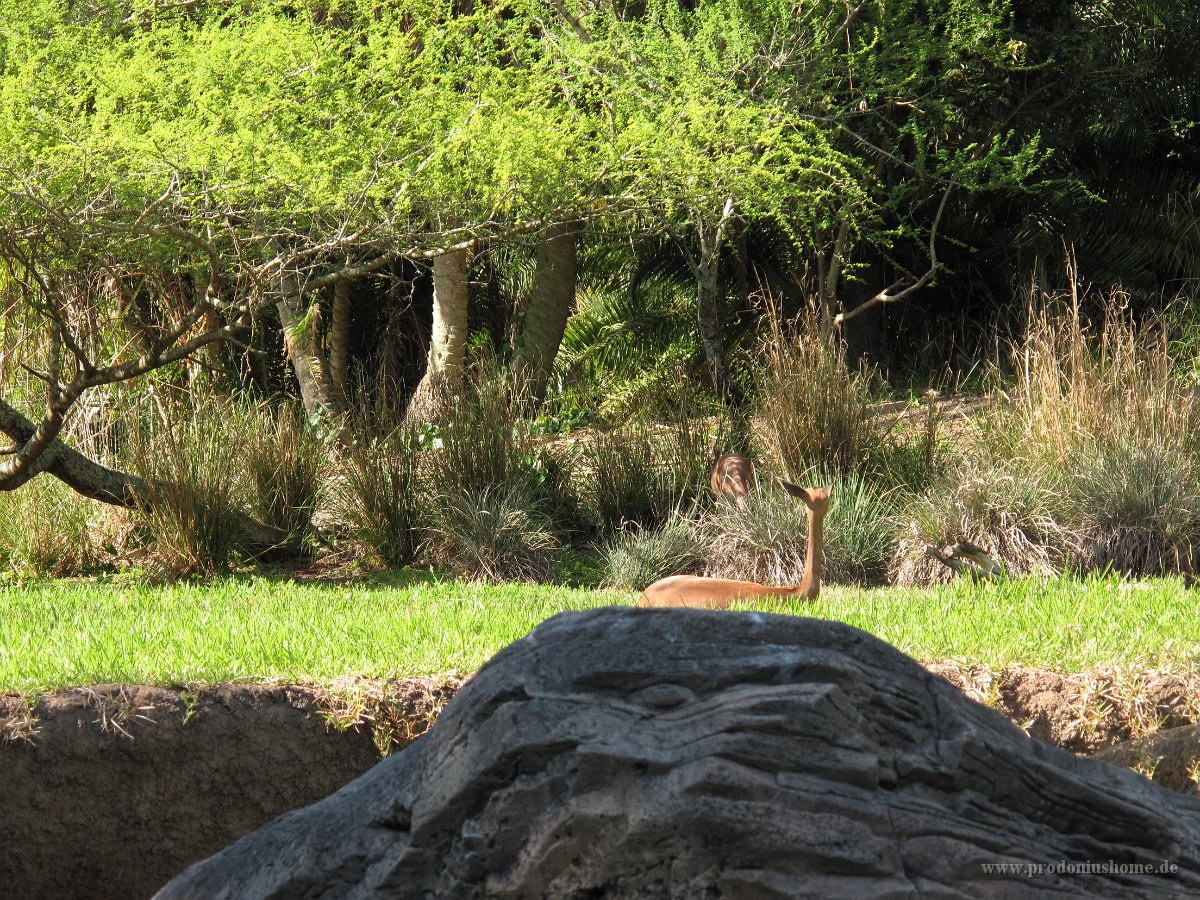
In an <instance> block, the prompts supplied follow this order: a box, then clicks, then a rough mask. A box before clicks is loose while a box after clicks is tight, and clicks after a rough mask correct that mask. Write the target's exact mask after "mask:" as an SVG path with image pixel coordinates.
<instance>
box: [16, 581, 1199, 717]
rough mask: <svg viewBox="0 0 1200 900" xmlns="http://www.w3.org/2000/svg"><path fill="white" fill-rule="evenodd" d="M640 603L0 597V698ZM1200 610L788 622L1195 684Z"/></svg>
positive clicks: (941, 652) (330, 663)
mask: <svg viewBox="0 0 1200 900" xmlns="http://www.w3.org/2000/svg"><path fill="white" fill-rule="evenodd" d="M635 598H636V594H634V593H631V592H623V591H593V590H579V589H569V588H563V587H556V586H549V585H529V584H506V585H500V586H495V585H491V586H489V585H484V584H475V583H465V582H458V581H437V580H432V579H428V578H415V577H400V578H397V577H392V578H390V579H384V580H370V581H356V582H348V583H339V584H330V583H319V584H318V583H311V584H308V583H306V584H298V583H294V582H290V581H286V580H275V579H267V578H254V579H234V578H229V579H222V580H217V581H213V582H209V583H204V584H200V583H189V584H184V585H173V586H167V587H150V586H144V585H136V584H122V583H116V582H105V581H46V582H40V583H34V584H32V585H27V586H21V587H17V586H8V587H3V588H0V691H4V692H19V693H30V692H36V691H45V690H51V689H56V688H61V687H66V686H72V685H80V684H100V683H107V682H118V681H120V682H136V683H145V684H162V685H187V684H191V685H196V684H208V683H215V682H220V681H228V680H252V681H264V680H282V681H304V682H318V683H319V682H328V681H331V680H332V679H334V678H337V677H338V676H340V675H345V674H349V673H363V674H367V675H371V676H374V677H403V676H410V675H422V674H438V673H449V672H460V673H468V672H472V671H474V670H475V669H477V668H478V667H479V666H480V665H482V663H483V662H484V661H485V660H486V659H488V657H490V656H491V655H492V654H494V653H495V652H496V651H497V650H499V649H500V648H501V647H503V646H505V645H506V644H508V643H511V642H512V641H514V640H516V639H518V638H520V637H522V636H524V635H525V634H527V633H528V632H529V631H530V630H531V629H532V628H534V627H535V626H536V625H538V624H539V623H540V622H542V621H544V620H545V619H547V618H549V617H550V616H552V615H554V614H555V613H558V612H561V611H562V610H565V609H587V608H590V607H595V606H602V605H606V604H612V603H632V602H633V601H634V599H635ZM1194 607H1195V598H1194V595H1193V594H1192V593H1191V592H1189V591H1188V590H1187V589H1186V588H1185V587H1184V586H1183V585H1182V583H1181V582H1179V581H1177V580H1161V581H1152V582H1124V581H1121V580H1119V579H1101V578H1093V579H1089V580H1087V581H1084V582H1080V581H1073V580H1068V579H1063V580H1057V581H1050V582H1043V581H1035V580H1018V581H1012V582H1007V583H1001V584H995V585H986V584H985V585H974V584H970V583H959V584H957V585H953V586H949V587H943V588H935V589H920V590H916V589H913V590H909V589H898V588H883V589H871V590H865V589H851V588H840V587H838V586H831V587H828V588H826V589H825V590H824V591H823V593H822V594H821V597H820V599H819V600H817V601H816V602H814V603H809V604H805V603H801V602H797V603H795V604H793V605H792V607H791V608H790V610H789V611H790V612H793V613H795V614H797V615H805V616H815V617H820V618H830V619H837V620H840V621H844V622H848V623H849V624H852V625H855V626H857V627H859V628H862V629H864V630H866V631H869V632H871V633H873V634H875V635H877V636H879V637H880V638H882V639H883V640H886V641H888V642H889V643H892V644H894V645H895V646H897V647H899V648H900V649H901V650H903V651H905V652H906V653H909V654H910V655H912V656H915V657H917V658H918V659H922V660H929V659H945V658H949V657H957V658H960V659H967V660H970V661H972V662H977V663H982V664H986V665H990V666H993V667H1002V666H1005V665H1034V666H1044V667H1047V668H1053V669H1057V670H1059V671H1085V670H1088V669H1092V668H1096V667H1113V668H1142V669H1176V670H1181V669H1191V668H1193V667H1195V666H1196V665H1197V664H1198V663H1200V628H1198V627H1197V626H1196V624H1195V622H1196V618H1195V612H1194Z"/></svg>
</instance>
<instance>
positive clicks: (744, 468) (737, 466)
mask: <svg viewBox="0 0 1200 900" xmlns="http://www.w3.org/2000/svg"><path fill="white" fill-rule="evenodd" d="M708 486H709V487H710V488H712V492H713V494H715V495H716V497H717V499H718V500H728V501H730V502H733V503H736V504H738V505H739V506H745V505H746V498H747V497H749V496H750V492H751V491H752V490H754V467H753V466H752V465H751V464H750V460H748V459H746V457H744V456H742V455H741V454H740V453H726V454H725V455H724V456H722V457H721V458H720V459H718V460H717V462H716V464H715V465H714V466H713V470H712V477H711V478H709V480H708Z"/></svg>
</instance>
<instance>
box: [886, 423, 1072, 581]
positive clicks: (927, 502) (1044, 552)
mask: <svg viewBox="0 0 1200 900" xmlns="http://www.w3.org/2000/svg"><path fill="white" fill-rule="evenodd" d="M989 446H994V444H989V443H988V442H987V441H984V442H982V443H981V448H987V447H989ZM898 521H899V522H901V523H903V524H902V525H901V526H900V527H899V528H898V534H897V541H896V552H895V556H894V558H893V561H892V565H891V577H892V580H893V581H895V582H896V583H897V584H901V585H929V584H938V583H944V582H949V581H951V580H953V578H954V573H953V572H952V571H951V570H950V569H949V568H947V567H946V566H945V565H943V564H942V563H940V562H938V561H937V560H936V559H934V558H932V557H930V556H929V555H927V554H926V552H925V548H926V547H928V546H934V547H936V548H937V549H938V550H941V549H943V548H944V547H945V546H947V545H950V544H957V543H958V542H960V541H970V542H971V543H973V544H976V545H977V546H979V547H982V548H983V549H984V551H986V552H987V553H988V554H989V555H990V556H991V557H992V558H993V559H994V560H996V562H998V563H999V564H1000V565H1001V566H1003V567H1004V569H1005V571H1007V572H1008V573H1009V574H1011V575H1036V576H1042V577H1049V576H1053V575H1056V574H1059V573H1061V572H1062V570H1063V567H1064V566H1065V565H1066V563H1067V560H1068V559H1071V558H1075V557H1078V555H1079V544H1078V535H1077V534H1076V533H1075V532H1074V531H1073V530H1072V529H1071V528H1070V527H1069V526H1068V525H1067V524H1065V522H1066V518H1065V516H1064V499H1063V494H1062V489H1061V485H1060V484H1059V483H1058V481H1057V473H1055V472H1053V471H1048V470H1046V469H1043V468H1041V467H1040V466H1038V465H1035V464H1034V463H1032V462H1030V461H1029V460H1027V459H1022V458H1020V457H1010V456H1005V455H1003V454H1000V455H996V456H992V455H989V454H988V452H987V451H986V450H981V451H980V452H976V453H974V454H972V455H970V456H968V457H966V458H964V459H962V460H960V461H959V462H958V463H957V464H956V465H955V466H954V467H952V468H951V470H950V471H949V472H947V473H946V475H945V476H944V477H942V478H940V479H938V480H937V481H936V482H935V483H934V484H933V485H932V486H931V487H930V488H929V489H928V490H927V491H925V492H924V493H922V494H919V495H909V498H908V500H907V502H906V503H905V504H904V505H903V508H902V511H901V513H900V515H899V517H898Z"/></svg>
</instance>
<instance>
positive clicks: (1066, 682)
mask: <svg viewBox="0 0 1200 900" xmlns="http://www.w3.org/2000/svg"><path fill="white" fill-rule="evenodd" d="M929 668H930V669H931V670H933V671H935V672H937V673H938V674H941V675H943V676H944V677H946V678H948V679H949V680H950V681H951V682H952V683H954V684H955V685H957V686H958V687H959V688H960V689H962V690H963V691H964V693H966V694H967V695H968V696H970V697H972V698H973V699H976V700H979V701H981V702H985V703H987V704H988V705H992V706H995V707H997V708H998V709H1000V710H1001V711H1002V712H1004V713H1005V714H1006V715H1007V716H1008V717H1009V718H1010V719H1012V720H1013V721H1014V722H1016V723H1017V724H1018V725H1020V726H1022V727H1024V728H1025V729H1026V730H1027V731H1028V732H1029V733H1030V734H1032V735H1033V736H1035V737H1038V738H1041V739H1044V740H1048V741H1050V742H1052V743H1056V744H1058V745H1060V746H1063V747H1065V748H1067V749H1070V750H1074V751H1076V752H1089V753H1091V752H1096V751H1098V750H1101V749H1103V748H1105V747H1108V746H1110V745H1112V744H1114V743H1116V742H1118V741H1122V740H1126V739H1128V738H1136V737H1139V736H1141V735H1144V734H1146V733H1148V732H1151V731H1154V730H1155V728H1157V727H1168V726H1175V725H1185V724H1188V723H1190V722H1195V721H1197V720H1200V716H1198V715H1197V710H1196V704H1197V703H1200V691H1198V690H1197V684H1195V683H1194V682H1195V681H1196V679H1195V678H1194V677H1191V676H1175V675H1169V674H1166V673H1149V674H1141V675H1104V674H1091V675H1064V674H1059V673H1055V672H1049V671H1045V670H1040V669H1004V670H1002V671H993V670H990V669H987V668H984V667H978V666H966V665H962V664H957V663H953V662H946V663H935V664H930V665H929ZM458 683H459V682H458V681H457V680H454V679H449V680H448V679H412V680H406V681H401V682H389V683H380V682H373V681H370V680H368V679H347V680H345V681H343V682H341V683H339V684H336V685H334V686H333V687H330V688H314V687H310V686H298V685H278V686H266V685H220V686H217V687H212V688H206V689H204V690H202V691H199V692H196V693H186V692H179V691H172V690H165V689H162V688H152V687H137V686H127V685H107V686H100V687H94V688H82V689H77V690H72V691H66V692H63V693H59V694H53V695H49V696H46V697H43V698H41V699H40V700H38V701H37V702H36V703H30V702H27V701H24V700H22V699H20V698H15V697H8V698H4V697H0V773H2V777H3V781H2V782H0V847H2V848H3V853H0V885H3V890H0V895H3V896H6V897H9V896H11V897H21V898H29V900H37V898H46V900H72V898H97V900H100V898H113V900H117V898H119V900H131V898H134V900H136V898H140V897H149V896H151V895H152V894H153V893H154V892H155V891H156V890H157V889H158V888H159V887H161V886H162V885H163V884H165V883H166V882H167V881H169V880H170V879H171V878H172V877H173V876H174V875H176V874H177V873H179V872H180V871H182V870H183V869H184V868H186V867H187V866H188V865H190V864H191V863H192V862H195V861H197V860H199V859H203V858H205V857H207V856H209V855H211V854H212V853H215V852H216V851H217V850H220V849H221V848H222V847H224V846H225V845H227V844H229V843H231V842H232V841H233V840H235V839H236V838H239V837H241V836H242V835H244V834H246V833H248V832H250V831H253V830H254V829H256V828H258V827H259V826H261V825H263V824H265V823H266V822H268V821H269V820H271V819H273V818H275V817H276V816H279V815H282V814H283V813H285V812H288V811H290V810H293V809H296V808H299V807H301V806H306V805H308V804H310V803H313V802H315V801H316V800H319V799H321V798H322V797H325V796H327V795H329V794H331V793H333V792H334V791H336V790H337V789H338V788H340V787H341V786H342V785H344V784H346V783H347V782H349V781H351V780H353V779H354V778H356V777H358V776H359V775H361V774H362V773H363V772H365V771H366V770H367V769H369V768H370V767H371V766H373V765H374V764H375V763H376V762H377V761H378V760H379V758H380V753H381V750H382V751H385V752H386V751H389V750H392V749H396V748H400V747H403V746H406V745H407V744H408V743H409V742H410V741H411V740H413V739H414V738H415V737H416V736H417V735H419V734H421V733H422V732H424V731H425V730H426V729H427V728H428V727H429V724H430V723H431V722H432V720H433V718H434V716H435V715H436V713H437V711H438V710H439V709H440V708H441V706H442V705H443V704H444V703H445V701H446V700H447V699H448V698H449V696H450V695H451V694H452V693H453V692H454V690H455V689H456V688H457V686H458Z"/></svg>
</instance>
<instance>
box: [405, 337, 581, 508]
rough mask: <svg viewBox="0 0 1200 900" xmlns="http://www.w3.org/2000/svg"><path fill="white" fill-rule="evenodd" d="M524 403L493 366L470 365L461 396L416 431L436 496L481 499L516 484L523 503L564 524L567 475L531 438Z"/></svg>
mask: <svg viewBox="0 0 1200 900" xmlns="http://www.w3.org/2000/svg"><path fill="white" fill-rule="evenodd" d="M523 401H524V398H523V397H521V396H517V395H515V393H514V390H513V387H512V384H511V381H510V378H509V374H508V373H507V372H506V371H505V370H504V369H503V367H501V366H499V365H498V364H497V363H496V361H495V360H493V359H491V358H490V357H487V356H484V357H482V358H479V359H476V360H473V361H472V363H471V365H469V366H468V368H467V372H466V374H465V376H464V378H463V382H462V385H461V389H460V390H459V391H458V392H457V393H456V394H454V395H452V396H450V397H448V398H445V399H444V401H443V403H442V404H441V411H440V413H439V415H438V416H437V417H436V418H435V419H434V421H432V422H429V423H423V424H421V425H420V426H419V428H420V429H421V431H420V437H421V445H422V447H424V448H425V449H426V450H428V453H427V454H426V459H425V464H424V466H423V468H422V477H423V479H424V482H425V484H426V485H427V487H428V490H429V493H430V495H431V497H451V498H458V497H464V496H475V497H482V496H483V495H484V493H486V492H489V491H495V490H496V489H498V488H501V487H507V486H512V485H519V486H520V487H521V488H522V490H521V493H520V496H525V497H528V498H529V499H530V500H531V501H534V502H536V503H537V504H538V506H539V508H540V509H541V510H542V512H544V513H547V514H550V515H553V516H555V517H559V516H561V517H562V518H564V519H569V518H570V517H571V516H572V515H573V513H574V500H573V497H572V494H571V489H570V485H569V478H568V473H567V470H566V469H565V468H564V467H563V465H562V464H560V462H559V460H557V459H556V458H555V457H554V456H552V455H551V454H550V453H549V452H548V451H547V450H546V449H545V448H544V446H543V445H542V444H541V443H540V442H539V440H538V439H537V438H535V437H534V436H533V434H532V432H533V431H534V428H533V425H532V423H531V422H530V420H528V419H526V418H525V417H524V416H523V415H522V409H523V408H524V407H525V405H526V404H525V403H524V402H523ZM410 427H418V426H410ZM512 496H513V497H516V496H518V495H517V494H513V495H512Z"/></svg>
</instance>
